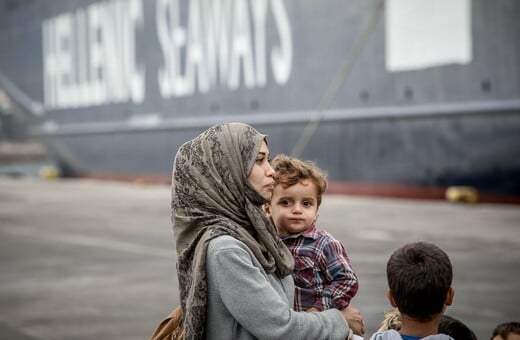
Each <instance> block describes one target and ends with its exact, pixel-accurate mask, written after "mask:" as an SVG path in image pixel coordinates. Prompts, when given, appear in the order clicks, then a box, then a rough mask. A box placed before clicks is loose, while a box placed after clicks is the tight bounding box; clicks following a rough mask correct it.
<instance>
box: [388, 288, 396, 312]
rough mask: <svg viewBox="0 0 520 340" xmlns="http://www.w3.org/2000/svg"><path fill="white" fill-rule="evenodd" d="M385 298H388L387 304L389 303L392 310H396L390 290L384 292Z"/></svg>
mask: <svg viewBox="0 0 520 340" xmlns="http://www.w3.org/2000/svg"><path fill="white" fill-rule="evenodd" d="M386 297H387V298H388V302H390V305H391V306H392V307H394V308H397V303H395V300H394V297H393V296H392V292H391V291H390V289H388V290H387V291H386Z"/></svg>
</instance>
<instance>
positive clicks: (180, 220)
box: [172, 123, 294, 339]
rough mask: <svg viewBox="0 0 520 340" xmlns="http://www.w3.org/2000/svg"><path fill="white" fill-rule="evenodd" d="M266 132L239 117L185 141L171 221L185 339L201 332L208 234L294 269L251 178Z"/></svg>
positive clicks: (276, 266)
mask: <svg viewBox="0 0 520 340" xmlns="http://www.w3.org/2000/svg"><path fill="white" fill-rule="evenodd" d="M265 139H266V136H265V135H262V134H260V133H259V132H258V131H256V130H255V129H254V128H252V127H251V126H249V125H246V124H242V123H228V124H219V125H215V126H213V127H211V128H209V129H208V130H206V131H205V132H203V133H202V134H200V135H199V136H197V137H196V138H195V139H193V140H190V141H188V142H186V143H184V144H183V145H182V146H181V147H180V148H179V151H178V152H177V155H176V156H175V162H174V165H173V176H172V223H173V231H174V236H175V242H176V250H177V275H178V278H179V288H180V300H181V306H182V311H183V314H184V315H183V322H184V332H185V333H184V336H185V339H199V338H202V337H203V336H204V325H205V314H206V293H207V278H206V251H207V247H208V243H209V241H210V240H211V239H213V238H215V237H217V236H220V235H231V236H232V237H234V238H236V239H238V240H240V241H242V242H244V243H245V244H246V245H247V246H248V247H249V249H250V250H251V251H252V252H253V254H254V255H255V257H256V258H257V259H258V261H259V262H260V263H261V264H262V267H263V268H264V269H265V271H266V272H267V273H276V274H277V275H278V276H279V277H284V276H287V275H289V274H291V273H292V269H293V265H294V262H293V258H292V255H291V253H290V252H289V250H288V249H287V248H286V247H285V245H284V244H283V242H282V241H281V240H280V238H279V237H278V236H277V234H276V231H275V229H274V227H273V226H272V225H271V223H270V222H269V220H268V219H267V218H266V217H265V214H264V212H263V210H262V208H261V206H262V204H264V203H266V199H265V198H263V197H262V196H261V195H260V194H259V193H258V192H257V191H256V190H255V189H254V188H253V186H252V185H251V184H250V183H249V180H248V175H249V172H250V171H251V169H252V168H253V165H254V163H255V161H256V158H257V155H258V152H259V151H260V147H261V144H262V142H263V141H264V140H265Z"/></svg>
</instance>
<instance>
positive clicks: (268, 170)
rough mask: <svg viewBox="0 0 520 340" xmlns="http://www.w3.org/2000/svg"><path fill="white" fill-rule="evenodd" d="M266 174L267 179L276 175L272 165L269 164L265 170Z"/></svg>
mask: <svg viewBox="0 0 520 340" xmlns="http://www.w3.org/2000/svg"><path fill="white" fill-rule="evenodd" d="M265 174H266V176H267V177H272V176H273V175H274V169H273V167H272V166H271V164H269V163H267V168H266V169H265Z"/></svg>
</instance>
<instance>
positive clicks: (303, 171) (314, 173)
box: [271, 155, 327, 206]
mask: <svg viewBox="0 0 520 340" xmlns="http://www.w3.org/2000/svg"><path fill="white" fill-rule="evenodd" d="M271 164H272V167H273V169H274V171H275V175H274V180H275V182H276V185H278V184H281V185H283V187H284V188H288V187H291V186H293V185H295V184H296V183H299V182H300V181H301V180H305V179H308V180H311V181H312V182H313V183H314V184H315V185H316V189H317V190H318V206H320V204H321V198H322V196H323V194H324V193H325V190H327V174H326V173H325V172H324V171H323V170H322V169H320V168H319V167H318V166H317V165H316V164H315V163H314V162H312V161H309V160H301V159H298V158H293V157H289V156H286V155H278V156H276V157H275V158H274V159H273V161H272V163H271Z"/></svg>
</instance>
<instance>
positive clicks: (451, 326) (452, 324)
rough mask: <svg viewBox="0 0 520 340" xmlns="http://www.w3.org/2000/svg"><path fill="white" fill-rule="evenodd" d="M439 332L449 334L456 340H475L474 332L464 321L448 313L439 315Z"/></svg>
mask: <svg viewBox="0 0 520 340" xmlns="http://www.w3.org/2000/svg"><path fill="white" fill-rule="evenodd" d="M439 333H442V334H446V335H449V336H451V337H452V338H453V339H456V340H477V336H476V335H475V333H474V332H473V331H472V330H471V329H470V328H469V327H468V326H466V325H465V324H464V322H462V321H460V320H459V319H456V318H454V317H452V316H449V315H443V316H442V317H441V320H440V321H439Z"/></svg>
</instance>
